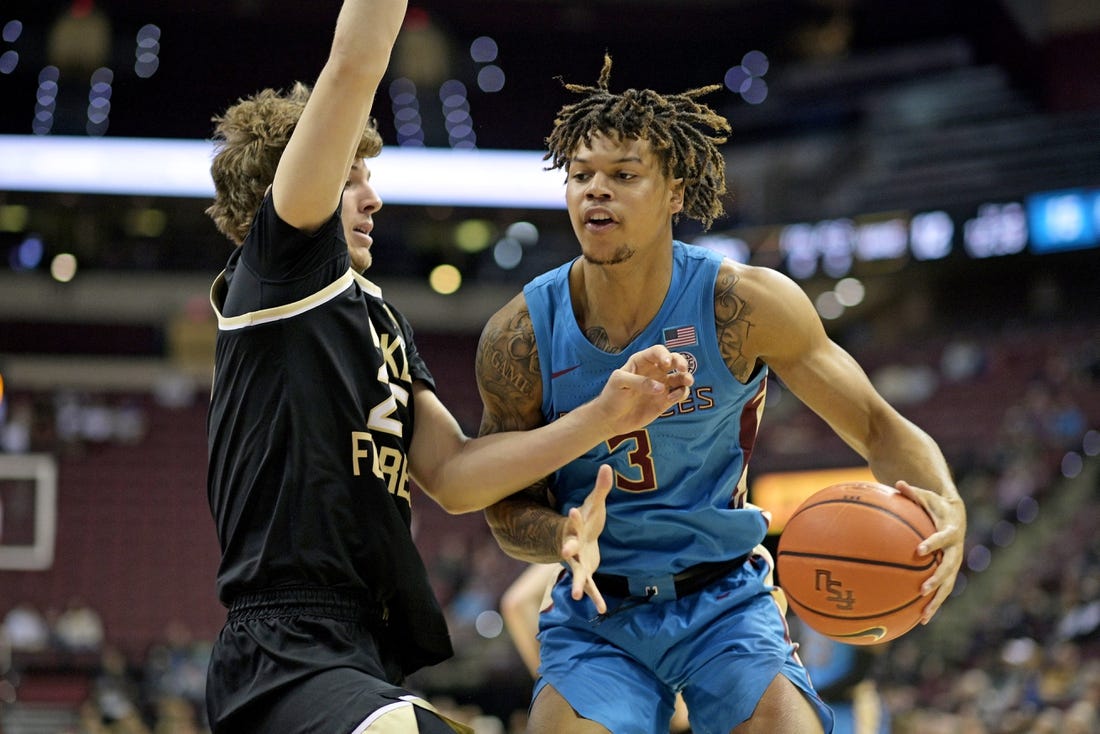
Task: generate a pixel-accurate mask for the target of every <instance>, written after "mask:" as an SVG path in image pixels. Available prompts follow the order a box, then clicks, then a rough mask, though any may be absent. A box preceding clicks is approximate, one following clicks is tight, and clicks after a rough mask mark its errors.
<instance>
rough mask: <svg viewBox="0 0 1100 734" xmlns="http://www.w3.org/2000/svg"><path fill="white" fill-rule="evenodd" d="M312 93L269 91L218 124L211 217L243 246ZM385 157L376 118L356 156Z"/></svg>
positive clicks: (240, 103)
mask: <svg viewBox="0 0 1100 734" xmlns="http://www.w3.org/2000/svg"><path fill="white" fill-rule="evenodd" d="M311 92H312V89H311V88H310V87H309V86H307V85H305V84H302V83H301V82H298V83H296V84H295V85H294V86H293V87H291V88H290V90H289V91H286V92H279V91H276V90H274V89H264V90H263V91H260V92H257V93H256V94H254V95H252V96H251V97H245V98H243V99H241V100H238V102H237V103H236V104H234V105H233V106H232V107H230V108H229V109H227V110H226V111H225V113H224V114H222V115H220V116H218V117H215V118H214V120H213V121H214V124H215V127H214V150H215V153H214V160H213V163H211V165H210V175H211V176H212V177H213V179H214V203H213V204H211V205H210V206H209V207H208V208H207V209H206V214H207V215H209V216H210V218H211V219H213V220H214V224H215V226H217V228H218V231H219V232H221V233H222V234H224V235H225V236H226V237H228V238H229V239H231V240H232V241H233V242H234V243H236V244H238V245H239V244H241V243H242V242H243V241H244V238H245V236H246V235H247V234H248V230H249V229H250V228H251V227H252V219H253V218H254V217H255V216H256V212H257V211H258V210H259V208H260V204H262V203H263V199H264V194H265V193H266V192H267V187H268V186H270V185H271V182H272V181H274V180H275V168H276V166H278V165H279V159H280V158H281V157H282V155H283V151H284V150H285V149H286V145H287V142H289V140H290V135H291V133H293V132H294V127H295V126H296V125H297V124H298V119H299V118H300V117H301V116H302V110H303V109H305V106H306V100H308V99H309V95H310V93H311ZM381 151H382V137H381V135H379V133H378V126H377V122H376V121H375V120H374V118H371V119H370V121H369V122H368V124H367V126H366V128H364V130H363V137H362V139H360V141H359V147H358V149H357V150H356V156H357V157H358V158H373V157H375V156H377V155H378V154H379V153H380V152H381Z"/></svg>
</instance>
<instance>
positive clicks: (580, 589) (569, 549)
mask: <svg viewBox="0 0 1100 734" xmlns="http://www.w3.org/2000/svg"><path fill="white" fill-rule="evenodd" d="M612 477H613V472H612V471H611V467H610V466H608V465H607V464H604V465H603V466H601V467H600V471H599V473H598V474H597V475H596V486H595V487H594V488H593V489H592V492H591V493H590V494H589V495H588V497H587V498H585V500H584V504H583V505H581V506H580V507H574V508H573V509H571V510H570V511H569V514H568V515H567V516H566V518H565V528H564V530H563V531H562V543H561V557H562V560H563V561H565V562H566V563H568V564H569V569H570V570H571V571H572V572H573V598H574V599H576V600H578V601H579V600H580V599H581V597H582V596H584V595H585V594H588V596H589V597H590V598H591V599H592V601H593V602H594V603H595V605H596V610H597V611H598V612H599V613H600V614H604V613H605V612H606V611H607V603H606V602H605V601H604V600H603V595H602V594H600V590H599V589H598V588H597V587H596V582H595V581H593V580H592V574H594V573H595V572H596V569H597V568H599V566H600V546H599V539H600V533H602V532H603V526H604V522H605V521H606V520H607V496H608V495H609V494H611V486H612Z"/></svg>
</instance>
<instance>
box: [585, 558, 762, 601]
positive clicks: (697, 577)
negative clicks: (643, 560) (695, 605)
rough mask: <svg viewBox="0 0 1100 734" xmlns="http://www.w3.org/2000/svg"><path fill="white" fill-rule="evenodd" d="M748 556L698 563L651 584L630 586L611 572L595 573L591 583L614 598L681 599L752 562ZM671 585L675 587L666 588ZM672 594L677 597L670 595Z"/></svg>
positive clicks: (641, 583) (628, 580)
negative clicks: (746, 562)
mask: <svg viewBox="0 0 1100 734" xmlns="http://www.w3.org/2000/svg"><path fill="white" fill-rule="evenodd" d="M749 555H750V554H749V553H746V554H745V555H743V556H738V557H737V558H731V559H729V560H726V561H707V562H704V563H697V564H696V565H694V566H691V567H689V568H685V569H684V570H683V571H681V572H680V573H678V574H676V575H674V576H668V577H665V578H664V579H658V580H653V581H649V582H636V583H631V579H630V578H629V577H627V576H616V575H614V574H609V573H594V574H592V580H593V581H595V582H596V586H597V587H598V588H599V590H600V593H602V594H610V595H611V596H618V597H630V596H640V597H645V598H651V597H657V596H660V597H662V598H664V597H672V598H675V599H682V598H683V597H685V596H687V595H688V594H694V593H695V592H697V591H700V590H702V589H704V588H706V587H707V586H710V585H711V584H713V583H714V582H715V581H717V580H718V579H720V578H724V577H725V576H726V575H727V574H728V573H730V572H731V571H733V570H734V569H735V568H740V567H741V566H743V565H744V564H745V561H747V560H748V559H749ZM668 586H671V587H672V588H667V587H668ZM670 591H672V592H674V594H670V593H669V592H670Z"/></svg>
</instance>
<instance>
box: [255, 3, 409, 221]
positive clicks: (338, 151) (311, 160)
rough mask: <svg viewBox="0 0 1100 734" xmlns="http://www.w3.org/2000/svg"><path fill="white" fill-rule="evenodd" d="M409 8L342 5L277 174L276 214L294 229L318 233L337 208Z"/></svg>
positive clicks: (275, 192)
mask: <svg viewBox="0 0 1100 734" xmlns="http://www.w3.org/2000/svg"><path fill="white" fill-rule="evenodd" d="M406 5H407V2H406V0H346V2H344V4H343V6H342V7H341V9H340V15H339V17H338V19H337V21H336V31H335V33H334V35H333V39H332V47H331V50H330V51H329V56H328V60H327V61H326V62H325V65H324V67H323V68H322V69H321V73H320V74H319V75H318V77H317V82H316V84H315V85H314V87H313V93H312V94H311V95H310V98H309V101H308V102H307V103H306V107H305V110H304V111H303V112H302V116H301V118H300V119H299V121H298V124H297V127H296V128H295V131H294V134H293V135H292V136H291V138H290V142H289V143H288V144H287V147H286V151H285V152H284V153H283V156H282V158H281V159H280V161H279V166H278V168H277V169H276V172H275V181H274V184H273V187H272V196H273V197H274V203H275V211H277V212H278V213H279V216H280V217H281V218H282V219H283V221H285V222H287V223H288V224H290V225H291V226H294V227H296V228H298V229H300V230H303V231H307V232H312V231H314V230H316V229H317V228H318V227H320V226H321V224H323V223H324V222H325V221H327V220H328V218H329V217H331V216H332V213H333V212H334V211H335V210H336V207H337V206H338V205H339V203H340V192H341V190H342V189H343V183H344V181H345V179H346V177H347V173H348V167H349V166H350V165H351V163H352V158H353V156H354V155H355V152H356V147H357V146H358V144H359V140H360V138H361V137H362V135H363V129H364V128H365V127H366V125H367V121H368V119H369V118H370V111H371V105H372V103H373V100H374V94H375V92H376V91H377V89H378V85H379V83H380V82H381V81H382V76H383V75H384V74H385V72H386V67H387V66H388V65H389V61H390V53H391V51H392V50H393V45H394V43H395V41H396V40H397V33H398V31H399V30H400V28H401V23H402V21H403V20H404V17H405V9H406Z"/></svg>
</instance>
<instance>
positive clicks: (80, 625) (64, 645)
mask: <svg viewBox="0 0 1100 734" xmlns="http://www.w3.org/2000/svg"><path fill="white" fill-rule="evenodd" d="M53 633H54V638H55V640H56V641H57V645H58V648H59V649H61V650H62V651H64V652H69V653H87V652H99V651H100V649H101V648H102V646H103V639H104V638H103V620H102V619H101V618H100V616H99V612H97V611H96V610H95V609H93V608H92V607H90V606H88V604H87V603H86V602H85V601H84V600H83V599H80V598H79V597H74V598H73V599H71V600H70V601H69V603H68V605H67V606H66V607H65V609H64V610H63V611H62V612H61V614H59V615H58V617H57V620H56V621H55V623H54V629H53Z"/></svg>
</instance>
